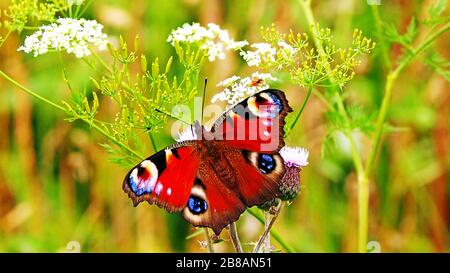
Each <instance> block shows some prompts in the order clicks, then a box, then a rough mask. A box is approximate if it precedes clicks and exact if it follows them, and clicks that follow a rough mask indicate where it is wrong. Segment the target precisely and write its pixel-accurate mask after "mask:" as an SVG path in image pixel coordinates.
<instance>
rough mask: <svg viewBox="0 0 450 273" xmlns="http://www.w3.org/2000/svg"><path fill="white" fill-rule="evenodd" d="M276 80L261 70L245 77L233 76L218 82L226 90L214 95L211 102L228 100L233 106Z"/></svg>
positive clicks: (229, 104)
mask: <svg viewBox="0 0 450 273" xmlns="http://www.w3.org/2000/svg"><path fill="white" fill-rule="evenodd" d="M276 80H277V79H276V78H275V77H273V76H272V75H271V74H268V73H259V72H255V73H253V74H252V75H251V76H250V77H245V78H241V77H238V76H232V77H230V78H228V79H225V80H223V81H221V82H220V83H218V84H217V86H219V87H224V90H223V91H222V92H220V93H217V94H216V95H215V96H214V97H212V99H211V102H212V103H215V102H216V101H218V100H220V101H227V103H228V106H233V105H235V104H236V103H238V102H240V101H241V100H243V99H244V98H246V97H248V96H251V95H253V94H255V93H257V92H259V91H261V90H264V89H267V88H269V84H268V82H269V81H276Z"/></svg>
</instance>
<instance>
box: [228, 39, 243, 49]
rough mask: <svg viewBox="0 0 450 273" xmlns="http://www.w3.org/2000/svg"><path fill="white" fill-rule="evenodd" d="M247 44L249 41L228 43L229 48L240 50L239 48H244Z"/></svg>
mask: <svg viewBox="0 0 450 273" xmlns="http://www.w3.org/2000/svg"><path fill="white" fill-rule="evenodd" d="M246 45H248V42H247V41H237V42H231V43H229V44H228V45H227V49H228V50H238V49H241V48H243V47H244V46H246Z"/></svg>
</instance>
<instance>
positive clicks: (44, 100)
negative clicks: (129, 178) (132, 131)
mask: <svg viewBox="0 0 450 273" xmlns="http://www.w3.org/2000/svg"><path fill="white" fill-rule="evenodd" d="M0 76H2V77H3V78H5V79H6V80H8V81H9V82H10V83H12V84H13V85H15V86H16V87H18V88H19V89H21V90H22V91H25V92H26V93H27V94H29V95H31V96H32V97H35V98H36V99H38V100H40V101H43V102H45V103H47V104H48V105H50V106H52V107H54V108H56V109H58V110H60V111H62V112H64V113H66V114H69V113H68V111H67V109H65V108H64V107H63V106H61V105H59V104H57V103H54V102H52V101H50V100H48V99H46V98H44V97H43V96H41V95H39V94H38V93H36V92H34V91H32V90H30V89H28V88H26V87H25V86H23V85H22V84H20V83H18V82H17V81H15V80H14V79H13V78H11V77H10V76H8V75H7V74H6V73H5V72H3V71H2V70H0ZM76 118H78V119H80V120H82V121H84V122H85V123H87V124H89V125H90V126H91V127H92V128H94V129H95V130H97V131H98V132H100V133H101V134H103V135H104V136H105V137H107V138H108V139H109V140H111V141H112V142H113V143H114V144H116V145H117V146H119V147H121V148H123V149H125V150H126V151H128V152H130V153H131V154H133V155H134V156H136V157H138V158H139V159H142V158H143V157H142V155H140V154H139V153H138V152H136V151H134V150H133V149H131V148H130V147H128V146H127V145H125V144H123V143H121V142H120V141H117V140H116V139H115V138H114V137H112V136H111V135H109V134H108V133H107V132H106V131H105V130H103V128H101V127H100V126H98V125H97V124H95V123H94V122H93V121H92V120H89V119H87V118H84V117H82V116H77V117H76Z"/></svg>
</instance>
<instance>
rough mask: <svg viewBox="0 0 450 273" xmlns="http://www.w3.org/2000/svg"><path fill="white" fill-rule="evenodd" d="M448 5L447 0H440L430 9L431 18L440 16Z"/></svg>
mask: <svg viewBox="0 0 450 273" xmlns="http://www.w3.org/2000/svg"><path fill="white" fill-rule="evenodd" d="M446 7H447V0H439V2H437V3H436V5H434V6H432V7H431V8H430V9H429V10H428V14H429V15H430V18H436V17H438V16H440V15H441V14H442V12H444V10H445V8H446Z"/></svg>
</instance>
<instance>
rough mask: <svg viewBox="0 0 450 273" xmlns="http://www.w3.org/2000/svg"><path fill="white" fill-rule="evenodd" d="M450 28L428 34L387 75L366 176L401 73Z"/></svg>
mask: <svg viewBox="0 0 450 273" xmlns="http://www.w3.org/2000/svg"><path fill="white" fill-rule="evenodd" d="M449 29H450V23H447V24H445V25H444V26H443V27H442V28H441V29H439V30H438V31H436V32H435V33H433V34H431V35H430V36H428V37H427V38H426V39H425V41H423V42H422V43H421V44H420V45H419V46H418V47H417V48H416V49H414V50H413V51H412V52H411V53H409V55H407V56H406V57H405V58H404V59H403V60H402V61H401V62H400V64H399V65H398V66H397V68H395V69H394V70H393V71H391V72H389V74H388V76H387V81H386V85H385V89H384V96H383V101H382V103H381V108H380V112H379V114H378V118H377V122H376V127H375V128H376V129H375V134H374V144H373V145H372V149H371V150H370V153H369V158H368V160H367V162H366V165H365V175H366V178H368V177H370V175H371V173H372V170H373V165H374V162H375V157H376V155H377V152H378V149H379V146H380V142H381V136H382V134H383V128H384V123H385V120H386V116H387V113H388V110H389V106H390V101H391V97H392V90H393V87H394V83H395V81H396V80H397V78H398V76H399V74H400V73H401V72H402V71H403V70H404V69H405V68H406V67H407V66H408V65H409V64H410V63H411V62H412V61H413V60H414V59H415V58H416V57H417V56H418V55H419V54H420V53H422V52H423V51H424V50H425V49H426V48H427V47H428V46H429V45H431V44H432V43H433V42H434V41H435V40H436V39H437V38H438V37H440V36H441V35H442V34H444V33H445V32H447V31H448V30H449Z"/></svg>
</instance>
